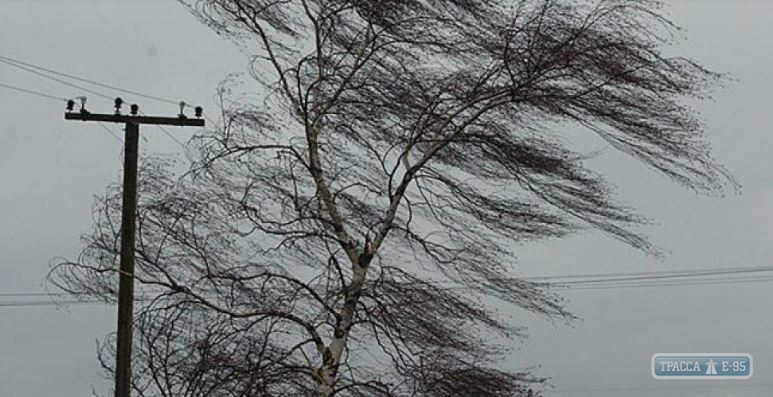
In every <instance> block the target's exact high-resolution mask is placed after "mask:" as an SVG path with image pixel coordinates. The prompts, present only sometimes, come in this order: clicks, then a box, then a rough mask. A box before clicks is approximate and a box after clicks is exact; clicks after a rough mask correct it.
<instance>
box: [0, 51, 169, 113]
mask: <svg viewBox="0 0 773 397" xmlns="http://www.w3.org/2000/svg"><path fill="white" fill-rule="evenodd" d="M0 61H3V62H6V63H15V64H19V65H22V66H26V67H29V68H34V69H38V70H42V71H45V72H48V73H52V74H55V75H57V76H61V77H66V78H69V79H73V80H77V81H80V82H83V83H88V84H93V85H96V86H99V87H102V88H107V89H110V90H114V91H120V92H123V93H126V94H131V95H136V96H138V97H143V98H147V99H153V100H156V101H160V102H166V103H170V104H177V103H179V101H173V100H171V99H166V98H162V97H159V96H155V95H149V94H143V93H141V92H137V91H134V90H128V89H126V88H121V87H117V86H114V85H110V84H105V83H100V82H98V81H94V80H91V79H87V78H83V77H78V76H75V75H72V74H69V73H64V72H60V71H57V70H54V69H50V68H46V67H43V66H39V65H35V64H32V63H29V62H24V61H20V60H18V59H14V58H11V57H7V56H2V55H0Z"/></svg>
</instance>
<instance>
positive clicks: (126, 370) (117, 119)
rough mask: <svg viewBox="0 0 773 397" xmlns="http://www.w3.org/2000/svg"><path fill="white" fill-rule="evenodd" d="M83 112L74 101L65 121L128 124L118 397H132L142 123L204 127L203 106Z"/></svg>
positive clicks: (117, 353) (116, 371)
mask: <svg viewBox="0 0 773 397" xmlns="http://www.w3.org/2000/svg"><path fill="white" fill-rule="evenodd" d="M82 101H83V103H82V104H81V110H80V111H79V112H73V106H74V101H72V100H71V101H68V103H67V113H65V114H64V118H65V120H81V121H101V122H109V123H124V124H125V126H126V128H125V131H126V134H125V138H124V139H125V141H124V157H123V202H122V208H121V261H120V281H119V285H118V330H117V336H116V349H115V351H116V365H115V397H130V392H131V356H132V322H133V314H134V239H135V234H136V228H137V221H136V217H137V157H138V152H139V150H138V148H139V135H140V124H156V125H176V126H196V127H203V126H204V120H202V119H201V118H200V117H201V107H196V118H195V119H189V118H188V117H186V116H185V115H183V109H184V107H185V104H184V103H182V102H181V103H180V114H179V115H177V117H151V116H140V115H138V114H137V113H138V111H139V107H138V106H137V105H135V104H133V105H131V114H129V115H122V114H121V113H120V110H121V104H122V103H123V101H122V100H121V98H116V99H115V114H96V113H91V112H88V111H87V110H86V109H85V98H82Z"/></svg>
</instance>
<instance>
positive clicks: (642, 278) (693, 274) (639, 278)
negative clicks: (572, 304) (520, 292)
mask: <svg viewBox="0 0 773 397" xmlns="http://www.w3.org/2000/svg"><path fill="white" fill-rule="evenodd" d="M770 271H773V267H771V266H764V267H760V268H750V269H739V270H722V271H695V272H685V273H679V274H670V275H652V276H635V277H613V278H598V279H591V280H581V281H564V282H557V283H556V284H562V285H578V284H579V285H582V284H598V283H610V282H621V281H647V280H658V279H671V278H689V277H702V276H718V275H727V274H742V273H759V272H770Z"/></svg>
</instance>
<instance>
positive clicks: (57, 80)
mask: <svg viewBox="0 0 773 397" xmlns="http://www.w3.org/2000/svg"><path fill="white" fill-rule="evenodd" d="M0 62H3V63H5V64H7V65H10V66H13V67H15V68H18V69H21V70H24V71H26V72H29V73H32V74H35V75H38V76H41V77H44V78H47V79H49V80H53V81H56V82H57V83H60V84H64V85H66V86H69V87H73V88H77V89H79V90H83V91H86V92H88V93H90V94H94V95H97V96H99V97H102V98H106V99H109V100H112V99H113V98H111V97H109V96H107V95H105V94H102V93H100V92H97V91H94V90H90V89H88V88H84V87H81V86H78V85H75V84H72V83H68V82H66V81H64V80H62V79H58V78H56V77H51V76H49V75H47V74H45V73H40V72H38V71H36V70H33V69H30V68H28V67H25V66H22V65H17V64H15V63H13V62H9V61H6V60H4V59H0Z"/></svg>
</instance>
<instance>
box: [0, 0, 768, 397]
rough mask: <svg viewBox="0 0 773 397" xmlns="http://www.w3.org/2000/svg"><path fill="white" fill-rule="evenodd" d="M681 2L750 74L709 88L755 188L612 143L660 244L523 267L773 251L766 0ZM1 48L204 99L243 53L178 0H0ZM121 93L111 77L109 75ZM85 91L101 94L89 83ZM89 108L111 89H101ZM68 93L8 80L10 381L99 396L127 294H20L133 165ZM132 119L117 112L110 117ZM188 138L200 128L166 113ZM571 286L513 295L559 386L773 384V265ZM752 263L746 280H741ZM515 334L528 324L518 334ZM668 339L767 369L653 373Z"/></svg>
mask: <svg viewBox="0 0 773 397" xmlns="http://www.w3.org/2000/svg"><path fill="white" fill-rule="evenodd" d="M669 12H670V14H671V16H672V18H673V19H674V20H675V21H676V22H677V23H678V24H680V25H682V26H683V27H685V28H686V32H685V34H686V37H687V39H686V40H684V41H683V42H682V43H681V44H679V46H677V47H675V48H674V51H679V52H681V53H683V54H686V55H689V56H692V57H694V58H697V59H699V60H700V61H701V62H703V63H704V64H705V65H707V66H709V67H711V68H712V69H714V70H718V71H723V72H728V73H730V74H731V75H732V76H733V77H734V78H736V79H737V81H735V82H732V83H729V84H728V85H727V86H726V87H725V88H723V89H722V90H720V91H719V92H718V93H717V95H716V98H715V100H714V101H712V102H705V103H701V104H699V105H698V107H699V109H700V110H701V111H702V113H703V117H704V119H705V121H706V122H707V124H708V126H709V132H710V135H711V142H712V144H713V147H714V154H715V157H716V158H717V159H718V160H719V161H720V162H722V163H724V164H725V165H726V166H727V167H728V168H729V169H730V170H731V171H732V172H733V173H734V175H735V176H736V177H737V179H738V180H739V182H741V183H742V184H743V194H741V195H729V196H727V197H724V198H709V197H700V196H696V195H694V194H692V193H691V192H689V191H686V190H684V189H681V188H680V187H678V186H676V185H674V184H673V183H671V182H669V181H667V180H665V179H663V178H662V177H660V176H658V175H656V174H654V173H653V172H651V171H650V170H649V169H647V168H645V167H643V166H641V165H639V164H637V163H636V162H634V161H632V160H630V159H627V158H626V157H625V156H623V155H620V154H616V153H614V152H612V151H611V150H608V151H606V152H604V154H603V155H601V156H600V157H598V158H597V159H594V160H593V162H592V165H593V166H594V167H595V168H596V169H597V170H599V171H601V172H604V173H606V174H607V175H609V177H610V179H611V180H612V181H613V182H614V183H615V184H616V185H617V187H618V188H619V192H620V197H621V198H622V199H623V200H625V201H627V202H628V203H630V204H632V205H634V206H636V207H638V208H639V209H640V210H641V212H643V213H644V214H646V215H648V216H649V217H652V218H654V219H656V220H657V221H658V224H657V225H653V226H651V227H648V228H647V230H646V231H647V233H648V234H649V235H650V236H651V237H652V240H653V241H654V242H655V243H656V244H657V245H658V246H660V247H661V248H663V249H664V250H666V251H668V254H667V255H666V256H665V257H664V258H663V259H656V258H652V257H649V256H646V255H644V254H642V253H639V252H636V251H634V250H632V249H631V248H629V247H626V246H624V245H622V244H620V243H618V242H616V241H613V240H610V239H608V238H606V237H604V236H601V235H599V234H595V233H589V234H583V235H579V236H577V237H573V238H570V239H566V240H561V241H557V242H556V241H552V242H550V243H543V244H536V245H531V246H527V247H523V250H522V255H521V260H520V263H519V265H518V266H519V271H520V272H521V273H522V274H524V275H526V276H549V275H566V274H601V273H612V272H642V271H672V270H684V269H688V270H697V269H715V268H747V267H759V266H769V265H771V263H769V260H770V259H769V258H773V244H771V241H773V239H772V238H773V229H772V228H771V226H770V225H771V224H773V210H771V209H770V203H771V202H773V174H771V173H770V172H769V168H770V165H771V164H773V161H771V160H770V153H771V152H773V150H771V149H773V133H771V131H770V128H769V124H770V122H769V118H770V115H771V114H772V113H773V111H771V108H770V106H771V101H770V97H771V95H770V94H771V92H773V78H771V77H772V76H771V71H772V70H773V52H772V51H770V48H771V45H770V40H771V39H770V37H771V34H772V33H773V26H771V25H770V24H769V19H770V15H771V13H773V3H771V2H765V1H730V0H724V1H721V0H713V1H690V2H688V1H676V2H673V3H672V4H671V7H670V8H669ZM0 57H10V58H14V59H18V60H21V61H26V62H30V63H33V64H37V65H41V66H46V67H50V68H53V69H56V70H60V71H63V72H69V73H72V74H76V75H78V76H82V77H87V78H90V79H93V80H96V81H100V82H105V83H109V84H112V85H117V86H121V87H126V88H129V89H132V90H135V91H139V92H143V93H149V94H154V95H158V96H162V97H165V98H169V99H172V100H175V101H177V100H185V101H186V102H189V103H194V104H202V105H203V106H204V107H205V109H212V110H214V104H213V102H212V95H213V93H214V89H215V87H216V86H217V84H218V82H219V81H220V80H222V79H223V77H225V76H226V74H228V73H231V72H241V71H244V69H245V66H246V59H245V57H244V55H243V54H241V53H239V51H238V50H237V49H236V48H235V47H234V46H233V45H231V44H230V43H228V42H226V41H223V40H222V39H220V38H218V37H217V36H215V35H214V34H213V33H211V32H210V31H209V30H208V29H207V28H206V27H204V26H202V25H200V24H199V23H198V22H197V21H195V20H194V19H193V18H192V17H191V16H190V15H189V14H187V13H186V12H185V10H184V9H182V7H180V6H178V5H177V4H176V3H175V2H174V1H171V0H170V1H166V0H145V1H131V2H130V1H97V0H93V1H86V0H80V1H76V0H59V1H43V0H34V1H29V0H27V1H22V0H1V1H0ZM0 84H6V85H13V86H16V87H20V88H26V89H31V90H35V91H39V92H43V93H47V94H50V95H54V96H56V97H73V96H77V95H82V94H84V93H83V92H82V91H79V90H78V89H75V88H72V87H67V86H64V85H61V84H58V83H56V82H53V81H50V80H46V79H44V78H41V77H39V76H36V75H33V74H30V73H27V72H24V71H21V70H18V69H15V68H12V67H10V66H8V65H6V64H4V63H0ZM101 91H104V92H105V93H108V94H109V95H111V96H114V95H115V93H112V92H109V90H104V89H102V90H101ZM86 95H89V94H86ZM89 97H90V98H89V102H88V107H89V108H90V109H91V110H92V111H104V112H109V111H111V106H112V105H111V103H110V102H109V101H108V100H106V99H102V98H99V97H95V96H94V95H89ZM124 97H125V98H126V99H127V100H130V101H136V102H138V103H140V105H141V107H142V109H143V110H144V111H145V112H146V113H151V114H159V115H164V114H166V115H174V114H176V112H177V109H176V107H175V106H174V105H170V104H164V103H161V102H156V101H151V100H146V99H142V98H131V97H130V96H128V95H125V96H124ZM63 111H64V104H63V103H61V102H58V101H56V100H54V99H46V98H41V97H39V96H33V95H28V94H25V93H21V92H18V91H13V90H10V89H8V88H5V87H0V117H1V118H2V120H1V121H0V208H2V210H0V271H2V274H3V276H2V277H0V395H2V396H4V397H27V396H35V397H64V396H86V395H89V394H90V392H91V390H92V388H97V389H103V388H104V387H105V386H107V384H106V383H105V381H104V380H103V379H101V377H100V370H99V366H98V363H97V361H96V359H95V340H97V339H101V338H102V337H103V335H105V334H106V333H108V332H110V331H111V330H113V328H114V325H115V318H114V317H115V308H113V307H103V306H96V305H71V306H66V307H54V306H51V305H42V306H19V305H18V304H17V303H16V302H18V301H20V300H24V301H25V302H29V301H40V300H41V299H43V300H45V299H46V298H41V297H39V296H26V297H23V296H19V295H16V294H28V293H33V294H34V293H40V292H43V286H42V284H43V281H44V278H45V275H46V273H47V271H48V269H49V264H50V262H51V260H52V259H53V258H55V257H57V256H64V257H70V258H73V257H75V256H76V255H77V253H78V252H79V249H80V243H79V236H80V234H81V233H83V232H85V231H87V230H88V229H89V228H90V226H91V203H92V198H93V195H94V194H98V193H100V192H101V191H103V190H104V188H105V185H106V184H107V183H109V182H113V181H115V180H117V177H118V176H119V175H120V166H121V164H120V161H121V157H120V151H121V144H120V143H119V142H118V141H117V140H116V139H115V138H114V137H112V136H111V135H110V134H108V132H107V131H105V130H104V129H103V128H102V127H101V126H100V125H98V124H94V123H80V122H71V121H64V120H63V119H62V113H63ZM109 128H110V129H112V131H113V132H115V133H116V134H118V135H121V134H122V132H121V131H120V129H119V128H118V127H116V126H109ZM168 130H169V132H171V133H172V134H173V135H174V136H175V138H176V139H177V140H180V141H184V140H186V139H187V138H189V137H190V135H191V134H192V133H193V132H194V130H191V129H182V128H168ZM142 134H143V136H145V137H146V139H147V141H142V142H141V147H142V150H143V151H146V152H161V153H169V154H170V155H174V154H175V153H178V152H179V145H178V144H177V143H176V142H175V141H174V140H173V139H172V138H170V137H168V136H167V135H166V134H165V133H164V132H162V131H160V130H158V129H156V128H154V127H150V126H147V127H143V130H142ZM770 274H773V273H760V274H759V275H758V277H759V280H755V281H759V282H742V283H729V284H719V285H676V286H674V285H671V286H658V287H647V288H638V287H637V288H609V289H577V290H568V291H566V292H564V295H565V296H566V298H567V299H568V304H569V307H570V309H571V310H572V311H573V312H574V313H575V314H577V315H578V316H580V317H581V318H582V319H581V320H580V321H577V322H575V323H573V324H571V325H565V324H552V323H549V322H545V321H544V320H542V319H539V318H535V317H533V316H531V315H527V314H522V315H521V314H520V312H519V313H518V315H519V316H522V317H518V318H520V319H521V320H520V321H521V322H522V323H523V324H524V325H527V326H529V327H530V332H529V334H530V338H529V339H528V340H526V341H524V342H522V343H520V344H519V345H518V346H519V349H518V350H517V351H516V352H515V354H514V355H513V357H512V358H511V362H510V363H509V365H513V366H528V365H537V364H539V365H541V367H540V368H539V369H537V373H538V374H540V375H544V376H550V377H552V384H553V385H554V389H553V390H552V391H549V392H547V394H546V395H547V396H555V397H573V396H578V397H579V396H623V397H627V396H631V397H638V396H652V395H658V396H769V395H772V394H773V373H771V366H772V365H773V344H771V343H770V335H771V334H773V316H771V314H770V313H771V310H770V307H771V298H773V288H772V287H773V282H771V281H770V280H768V279H767V278H766V277H768V275H770ZM744 281H748V280H744ZM514 343H515V342H514ZM660 352H743V353H749V354H751V355H752V356H753V357H754V375H753V377H752V378H751V379H750V380H740V381H739V380H736V381H712V382H708V381H704V382H700V381H663V380H655V379H653V378H652V376H651V374H650V359H651V357H652V355H653V354H655V353H660Z"/></svg>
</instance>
